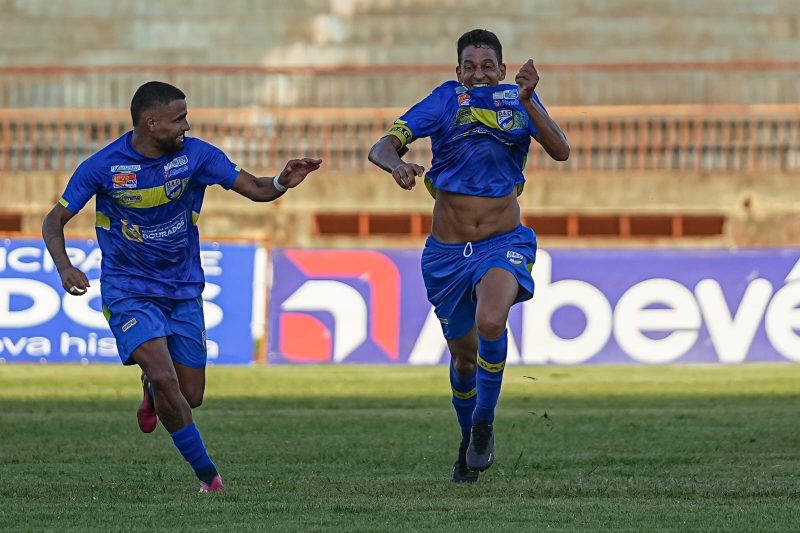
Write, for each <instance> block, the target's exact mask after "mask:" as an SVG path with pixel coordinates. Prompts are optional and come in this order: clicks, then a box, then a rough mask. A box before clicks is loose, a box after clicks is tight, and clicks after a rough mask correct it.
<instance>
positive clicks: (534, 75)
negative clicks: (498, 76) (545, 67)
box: [514, 59, 539, 100]
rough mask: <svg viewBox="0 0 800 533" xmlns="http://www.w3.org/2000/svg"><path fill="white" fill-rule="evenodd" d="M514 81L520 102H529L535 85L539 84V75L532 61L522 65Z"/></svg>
mask: <svg viewBox="0 0 800 533" xmlns="http://www.w3.org/2000/svg"><path fill="white" fill-rule="evenodd" d="M514 81H515V82H516V83H517V86H518V87H519V99H520V100H530V99H531V98H533V90H534V89H536V85H537V84H538V83H539V73H538V72H536V67H535V66H534V65H533V59H529V60H528V61H527V62H526V63H525V64H524V65H522V68H520V69H519V72H518V73H517V77H516V78H514Z"/></svg>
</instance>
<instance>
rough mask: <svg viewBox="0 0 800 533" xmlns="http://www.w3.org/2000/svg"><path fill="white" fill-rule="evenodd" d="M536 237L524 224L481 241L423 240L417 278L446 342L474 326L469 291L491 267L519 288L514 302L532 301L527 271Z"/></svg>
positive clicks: (474, 299)
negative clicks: (512, 279)
mask: <svg viewBox="0 0 800 533" xmlns="http://www.w3.org/2000/svg"><path fill="white" fill-rule="evenodd" d="M535 260H536V233H534V231H533V230H532V229H530V228H527V227H525V226H522V225H520V226H517V228H516V229H515V230H513V231H509V232H508V233H502V234H500V235H495V236H494V237H490V238H488V239H484V240H482V241H477V242H472V243H463V244H445V243H443V242H439V241H437V240H436V239H434V238H433V236H430V237H428V240H427V241H426V242H425V250H424V251H423V252H422V278H423V280H424V281H425V289H426V290H427V291H428V301H429V302H430V303H431V304H433V307H434V310H435V312H436V316H437V317H438V318H439V321H440V322H441V323H442V331H443V332H444V337H445V338H446V339H447V340H454V339H460V338H461V337H463V336H464V335H466V334H467V333H469V332H470V331H471V330H472V328H473V327H474V326H475V311H476V309H477V304H478V302H477V297H476V295H475V287H476V285H478V283H479V282H480V281H481V279H482V278H483V276H484V275H486V273H487V272H488V271H489V269H491V268H503V269H505V270H508V271H509V272H511V273H512V274H513V275H514V277H515V278H516V279H517V283H519V286H520V290H519V293H518V294H517V299H516V301H515V302H514V303H519V302H524V301H525V300H530V299H531V297H533V278H532V277H531V267H532V266H533V263H534V261H535Z"/></svg>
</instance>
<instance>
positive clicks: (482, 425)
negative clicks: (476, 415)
mask: <svg viewBox="0 0 800 533" xmlns="http://www.w3.org/2000/svg"><path fill="white" fill-rule="evenodd" d="M466 455H467V456H466V459H467V468H469V469H470V470H477V471H478V472H483V471H484V470H486V469H487V468H489V467H490V466H492V463H493V462H494V428H493V427H492V425H491V424H487V423H486V422H477V423H475V424H474V425H473V426H472V431H471V432H470V438H469V447H468V448H467V454H466Z"/></svg>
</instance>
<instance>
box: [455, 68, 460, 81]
mask: <svg viewBox="0 0 800 533" xmlns="http://www.w3.org/2000/svg"><path fill="white" fill-rule="evenodd" d="M456 79H457V80H458V81H461V65H457V66H456Z"/></svg>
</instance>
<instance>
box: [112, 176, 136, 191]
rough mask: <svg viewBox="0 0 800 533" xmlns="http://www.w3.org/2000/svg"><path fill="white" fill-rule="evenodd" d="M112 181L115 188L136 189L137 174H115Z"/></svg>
mask: <svg viewBox="0 0 800 533" xmlns="http://www.w3.org/2000/svg"><path fill="white" fill-rule="evenodd" d="M111 182H112V184H113V186H114V188H115V189H135V188H136V174H133V173H128V174H114V175H113V176H112V178H111Z"/></svg>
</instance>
